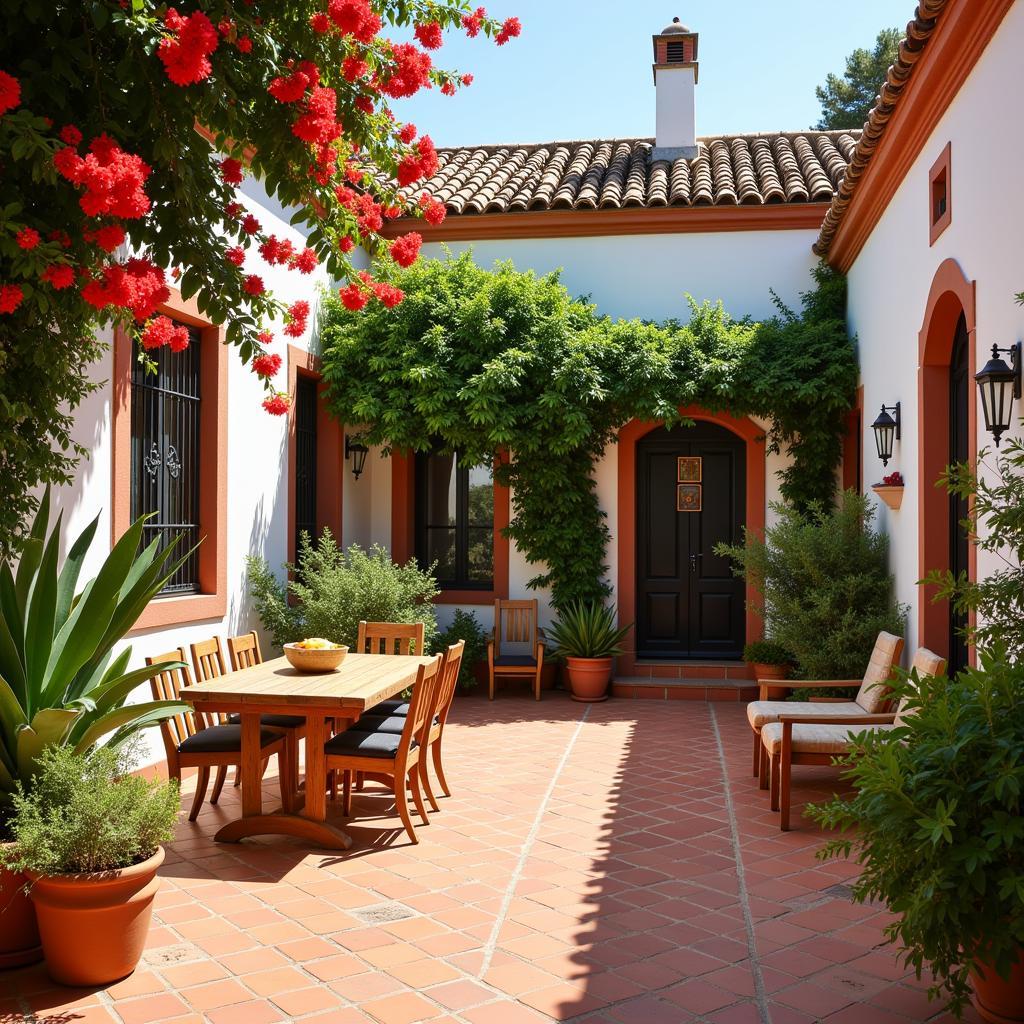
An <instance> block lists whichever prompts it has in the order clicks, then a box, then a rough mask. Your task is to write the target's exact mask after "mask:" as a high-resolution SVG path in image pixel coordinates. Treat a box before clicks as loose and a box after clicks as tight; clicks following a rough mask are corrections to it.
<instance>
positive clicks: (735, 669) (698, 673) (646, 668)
mask: <svg viewBox="0 0 1024 1024" xmlns="http://www.w3.org/2000/svg"><path fill="white" fill-rule="evenodd" d="M753 673H754V667H753V665H748V664H747V663H746V662H745V661H653V660H652V661H644V660H643V659H637V661H636V662H635V663H634V664H633V671H632V672H631V673H630V676H631V677H633V676H635V677H638V678H639V677H645V678H646V677H649V678H651V679H659V680H660V679H665V680H669V679H694V680H699V679H728V680H730V681H733V680H741V679H745V680H748V681H751V682H752V681H753V678H754V675H753Z"/></svg>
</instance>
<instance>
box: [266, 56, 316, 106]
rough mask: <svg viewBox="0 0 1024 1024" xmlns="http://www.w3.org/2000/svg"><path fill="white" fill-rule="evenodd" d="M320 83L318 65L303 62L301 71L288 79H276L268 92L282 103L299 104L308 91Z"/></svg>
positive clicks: (268, 88)
mask: <svg viewBox="0 0 1024 1024" xmlns="http://www.w3.org/2000/svg"><path fill="white" fill-rule="evenodd" d="M319 81H320V73H319V72H318V71H317V68H316V65H315V64H313V63H311V62H310V61H303V63H302V64H300V65H299V70H298V71H295V72H294V73H293V74H291V75H289V76H288V77H287V78H275V79H274V80H273V81H272V82H271V83H270V85H268V86H267V92H269V93H270V95H271V96H273V97H274V99H275V100H277V101H278V102H280V103H297V102H298V101H299V100H301V99H302V97H303V96H305V95H306V90H307V89H308V88H309V87H310V86H311V85H316V84H317V83H318V82H319Z"/></svg>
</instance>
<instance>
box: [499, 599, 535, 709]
mask: <svg viewBox="0 0 1024 1024" xmlns="http://www.w3.org/2000/svg"><path fill="white" fill-rule="evenodd" d="M543 668H544V633H543V631H542V630H541V629H540V626H539V624H538V612H537V600H536V598H534V599H533V600H532V601H502V600H500V599H499V600H497V601H495V602H494V635H493V637H492V638H491V639H490V640H489V641H488V643H487V681H488V689H487V694H488V697H489V698H490V699H491V700H494V679H495V677H496V676H519V677H523V676H526V677H529V678H531V679H533V695H534V698H535V699H536V700H540V676H541V671H542V669H543Z"/></svg>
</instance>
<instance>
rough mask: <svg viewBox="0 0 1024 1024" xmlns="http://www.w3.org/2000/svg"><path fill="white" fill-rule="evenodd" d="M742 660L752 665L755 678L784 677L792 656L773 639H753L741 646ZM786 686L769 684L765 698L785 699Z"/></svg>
mask: <svg viewBox="0 0 1024 1024" xmlns="http://www.w3.org/2000/svg"><path fill="white" fill-rule="evenodd" d="M743 660H744V661H745V662H746V663H747V664H748V665H751V666H753V669H754V678H755V679H785V678H786V676H788V675H789V667H790V665H791V664H792V662H793V656H792V655H791V654H790V653H789V652H788V651H787V650H786V648H785V647H783V646H782V644H777V643H775V641H774V640H755V641H754V642H753V643H749V644H747V645H746V647H744V648H743ZM788 695H789V687H788V686H769V687H768V695H767V697H766V699H767V700H785V698H786V697H787V696H788Z"/></svg>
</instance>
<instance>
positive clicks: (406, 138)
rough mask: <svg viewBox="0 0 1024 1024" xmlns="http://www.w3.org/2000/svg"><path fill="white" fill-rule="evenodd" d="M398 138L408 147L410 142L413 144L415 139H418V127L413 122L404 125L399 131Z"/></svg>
mask: <svg viewBox="0 0 1024 1024" xmlns="http://www.w3.org/2000/svg"><path fill="white" fill-rule="evenodd" d="M398 137H399V138H400V139H401V140H402V141H403V142H404V143H405V144H406V145H408V144H409V143H410V142H412V140H413V139H415V138H416V125H414V124H413V123H412V122H411V121H410V122H408V123H406V124H403V125H402V127H401V128H399V129H398Z"/></svg>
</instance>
